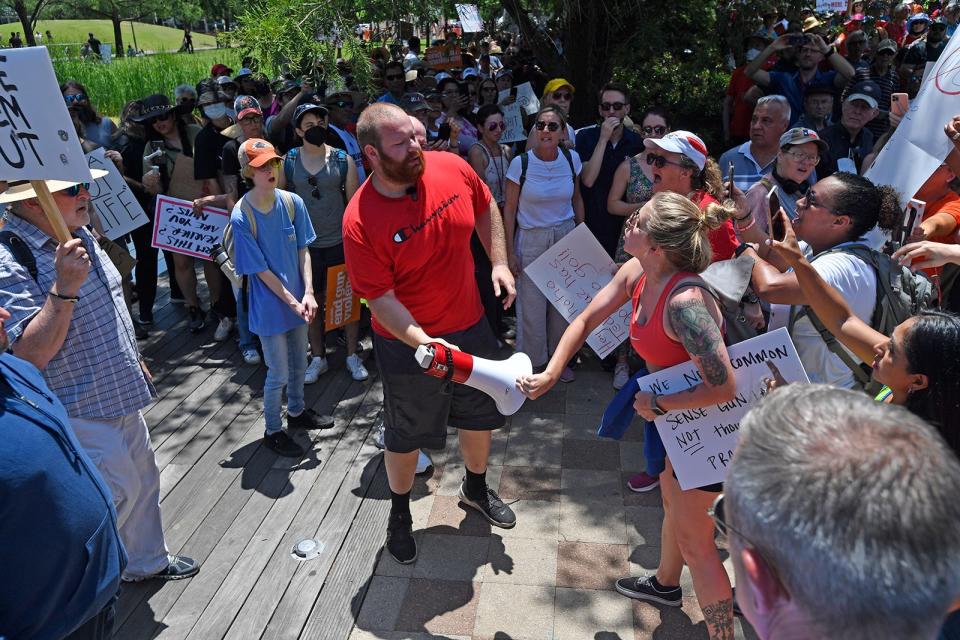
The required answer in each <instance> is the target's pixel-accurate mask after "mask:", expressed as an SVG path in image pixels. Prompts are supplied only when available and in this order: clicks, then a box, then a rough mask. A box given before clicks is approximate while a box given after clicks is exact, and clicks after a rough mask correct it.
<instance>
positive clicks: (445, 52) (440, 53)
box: [423, 44, 463, 71]
mask: <svg viewBox="0 0 960 640" xmlns="http://www.w3.org/2000/svg"><path fill="white" fill-rule="evenodd" d="M423 60H424V62H426V63H427V66H428V67H430V68H431V69H436V70H437V71H446V70H448V69H459V68H461V67H462V66H463V58H462V57H461V56H460V47H458V46H457V45H455V44H448V45H443V46H437V47H427V50H426V51H424V52H423Z"/></svg>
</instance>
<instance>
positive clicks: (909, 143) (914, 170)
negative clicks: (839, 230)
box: [865, 38, 960, 209]
mask: <svg viewBox="0 0 960 640" xmlns="http://www.w3.org/2000/svg"><path fill="white" fill-rule="evenodd" d="M931 64H933V65H934V66H933V68H932V69H931V70H930V71H929V72H928V74H927V79H926V80H925V81H924V83H923V84H922V85H921V87H920V92H919V93H918V94H917V97H916V98H915V99H914V100H912V101H911V102H910V108H909V110H908V111H907V113H906V115H904V116H903V120H901V121H900V126H898V127H897V129H896V131H894V134H893V135H892V136H891V137H890V140H889V141H888V142H887V144H886V145H885V146H884V147H883V149H882V150H881V151H880V154H879V155H877V159H876V161H875V162H874V163H873V165H872V166H871V167H870V169H869V171H867V173H866V174H865V177H866V178H868V179H869V180H870V181H872V182H873V183H874V184H878V185H880V184H887V185H890V186H892V187H893V188H895V189H896V190H897V191H898V192H899V193H900V207H901V208H904V209H905V208H906V206H907V203H908V202H909V201H910V198H912V197H913V196H914V194H916V192H917V189H919V188H920V187H921V186H922V185H923V183H924V182H926V181H927V178H929V177H930V175H931V174H933V172H934V171H936V170H937V167H939V166H940V164H941V163H942V162H943V160H944V158H946V157H947V154H949V153H950V152H951V151H952V150H953V143H952V142H951V141H950V139H949V138H947V136H945V135H943V125H944V124H946V123H947V122H949V121H950V119H951V118H952V117H953V116H954V115H956V114H957V113H958V112H960V38H950V39H949V40H948V41H947V46H946V48H945V49H944V50H943V53H942V54H940V58H938V59H937V61H936V62H935V63H931Z"/></svg>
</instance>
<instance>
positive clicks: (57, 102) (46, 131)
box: [0, 47, 90, 182]
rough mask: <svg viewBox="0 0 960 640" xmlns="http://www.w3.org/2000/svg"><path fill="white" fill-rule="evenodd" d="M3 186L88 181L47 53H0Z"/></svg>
mask: <svg viewBox="0 0 960 640" xmlns="http://www.w3.org/2000/svg"><path fill="white" fill-rule="evenodd" d="M0 180H64V181H68V182H89V181H90V170H89V169H88V168H87V159H86V157H84V154H83V149H81V148H80V139H79V138H78V137H77V132H76V130H75V129H74V126H73V122H72V121H71V119H70V115H69V114H68V113H67V106H66V104H65V103H64V101H63V96H62V95H61V94H60V85H59V84H58V83H57V78H56V76H55V75H54V73H53V66H52V65H51V64H50V55H49V54H48V53H47V49H46V47H28V48H25V49H4V50H3V52H2V53H0Z"/></svg>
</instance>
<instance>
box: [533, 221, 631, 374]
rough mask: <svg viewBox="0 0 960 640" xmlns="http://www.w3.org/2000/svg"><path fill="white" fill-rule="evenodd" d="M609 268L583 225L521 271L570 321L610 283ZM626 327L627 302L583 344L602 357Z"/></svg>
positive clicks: (608, 261)
mask: <svg viewBox="0 0 960 640" xmlns="http://www.w3.org/2000/svg"><path fill="white" fill-rule="evenodd" d="M613 269H614V262H613V260H611V259H610V256H609V255H607V252H606V251H604V249H603V247H602V246H601V245H600V243H599V242H598V241H597V239H596V238H595V237H594V236H593V234H592V233H590V229H588V228H587V225H585V224H581V225H577V228H576V229H574V230H573V231H571V232H570V233H568V234H567V235H565V236H564V237H563V238H561V239H560V240H559V241H558V242H557V243H556V244H554V245H553V246H552V247H550V248H549V249H547V250H546V251H545V252H544V253H543V254H542V255H541V256H540V257H539V258H537V259H536V260H534V261H533V262H531V263H530V264H529V265H528V266H527V268H526V269H524V270H523V271H524V273H526V274H527V275H528V276H530V279H531V280H533V282H534V284H536V285H537V287H538V288H539V289H540V291H541V292H542V293H543V295H545V296H546V297H547V300H549V301H550V303H551V304H552V305H553V306H554V307H555V308H556V309H557V311H559V312H560V314H561V315H562V316H563V317H564V319H565V320H566V321H567V322H570V321H571V320H573V319H574V318H576V317H577V316H579V315H580V313H581V312H582V311H583V310H584V309H586V308H587V305H588V304H590V301H591V300H593V298H594V296H596V295H597V292H598V291H600V290H601V289H603V287H604V286H605V285H606V284H607V283H608V282H610V281H611V280H613ZM629 327H630V302H627V303H626V304H624V305H623V306H622V307H620V308H619V309H618V310H617V311H616V312H615V313H614V314H613V315H611V316H610V317H609V318H607V319H606V320H604V321H603V322H602V323H601V324H600V326H598V327H597V328H596V329H594V330H593V331H591V332H590V335H589V336H587V344H588V345H590V347H591V348H592V349H593V350H594V351H595V352H596V354H597V355H598V356H600V357H601V358H605V357H606V356H607V355H609V354H610V353H611V352H612V351H613V350H614V349H616V348H617V347H618V346H620V343H621V342H623V341H624V340H626V339H627V336H628V335H629Z"/></svg>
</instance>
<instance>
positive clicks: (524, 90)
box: [498, 82, 540, 138]
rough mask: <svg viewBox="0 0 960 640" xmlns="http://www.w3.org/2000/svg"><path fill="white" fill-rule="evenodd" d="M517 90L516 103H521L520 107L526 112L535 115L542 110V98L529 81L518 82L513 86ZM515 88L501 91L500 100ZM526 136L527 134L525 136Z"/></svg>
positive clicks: (508, 95) (505, 97)
mask: <svg viewBox="0 0 960 640" xmlns="http://www.w3.org/2000/svg"><path fill="white" fill-rule="evenodd" d="M513 89H516V90H517V101H516V102H515V103H514V104H517V105H520V108H521V109H523V110H524V111H525V112H526V113H528V114H530V115H533V114H534V113H536V112H537V111H540V99H539V98H537V94H536V93H535V92H534V90H533V86H532V85H531V84H530V83H529V82H524V83H523V84H518V85H517V86H515V87H513ZM513 89H506V90H504V91H501V92H500V93H499V98H498V100H499V101H500V102H503V101H504V100H506V99H507V98H508V97H510V94H511V93H512V91H513ZM524 138H526V136H524Z"/></svg>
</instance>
